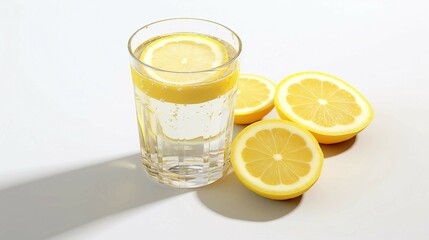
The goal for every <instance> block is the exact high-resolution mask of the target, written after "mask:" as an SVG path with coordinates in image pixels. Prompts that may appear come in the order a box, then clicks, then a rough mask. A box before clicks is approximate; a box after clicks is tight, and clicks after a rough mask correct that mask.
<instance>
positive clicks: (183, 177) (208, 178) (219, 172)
mask: <svg viewBox="0 0 429 240" xmlns="http://www.w3.org/2000/svg"><path fill="white" fill-rule="evenodd" d="M142 160H143V167H144V169H145V170H146V172H147V174H148V175H149V176H150V177H151V178H152V179H153V180H155V181H157V182H159V183H161V184H164V185H168V186H171V187H175V188H197V187H203V186H206V185H209V184H211V183H213V182H215V181H217V180H219V179H220V178H222V177H223V176H224V175H225V173H226V172H227V171H228V168H229V165H230V162H229V161H227V162H225V163H224V164H223V165H221V166H216V167H212V168H210V167H209V168H208V167H207V166H203V165H201V164H186V165H175V166H169V167H168V169H166V168H163V170H162V171H160V168H159V166H153V165H150V164H149V161H146V160H145V159H142Z"/></svg>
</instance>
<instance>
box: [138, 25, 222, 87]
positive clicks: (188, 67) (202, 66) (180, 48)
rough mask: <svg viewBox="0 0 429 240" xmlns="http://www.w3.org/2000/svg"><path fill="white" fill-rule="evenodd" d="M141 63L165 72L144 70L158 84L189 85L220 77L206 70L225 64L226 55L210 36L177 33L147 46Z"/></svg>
mask: <svg viewBox="0 0 429 240" xmlns="http://www.w3.org/2000/svg"><path fill="white" fill-rule="evenodd" d="M140 60H141V61H142V62H143V63H145V64H147V65H149V66H151V67H154V68H157V69H160V70H164V71H157V70H155V69H153V68H149V67H147V68H146V69H145V71H146V72H147V73H148V74H149V75H151V76H152V77H153V78H154V79H156V80H158V81H161V82H167V83H186V84H190V83H199V82H205V81H208V80H211V79H213V78H214V77H215V76H217V75H219V71H207V70H211V69H213V68H216V67H219V66H221V65H222V64H224V63H226V62H227V61H228V53H227V50H226V48H225V46H224V45H222V44H221V42H220V41H217V40H215V39H213V38H211V37H208V36H204V35H200V34H195V33H179V34H173V35H168V36H163V37H160V38H158V39H156V40H154V41H153V42H151V43H150V44H148V45H147V46H146V47H145V48H144V50H143V52H142V54H141V57H140ZM200 71H204V72H200ZM173 72H174V73H173ZM195 72H199V73H195Z"/></svg>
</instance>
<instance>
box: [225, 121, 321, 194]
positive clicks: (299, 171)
mask: <svg viewBox="0 0 429 240" xmlns="http://www.w3.org/2000/svg"><path fill="white" fill-rule="evenodd" d="M231 163H232V166H233V168H234V172H235V174H236V175H237V177H238V179H239V180H240V181H241V182H242V183H243V184H244V185H245V186H246V187H247V188H249V189H250V190H252V191H254V192H255V193H257V194H259V195H261V196H263V197H266V198H270V199H276V200H283V199H289V198H294V197H297V196H300V195H301V194H303V193H304V192H305V191H307V190H308V189H309V188H310V187H311V186H312V185H313V184H314V183H315V182H316V181H317V179H318V178H319V176H320V173H321V170H322V165H323V153H322V150H321V149H320V146H319V144H318V143H317V141H316V139H315V138H314V137H313V135H312V134H311V133H310V132H308V131H307V130H305V129H302V128H301V127H300V126H299V125H297V124H295V123H293V122H290V121H286V120H280V119H268V120H262V121H259V122H256V123H253V124H251V125H249V126H247V127H246V128H244V129H243V130H242V131H241V132H240V133H239V134H238V135H237V136H236V138H235V139H234V141H233V143H232V155H231Z"/></svg>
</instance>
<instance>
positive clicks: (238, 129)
mask: <svg viewBox="0 0 429 240" xmlns="http://www.w3.org/2000/svg"><path fill="white" fill-rule="evenodd" d="M247 126H249V125H248V124H234V126H233V129H232V139H234V138H235V136H237V134H239V133H240V132H241V130H243V129H244V128H245V127H247Z"/></svg>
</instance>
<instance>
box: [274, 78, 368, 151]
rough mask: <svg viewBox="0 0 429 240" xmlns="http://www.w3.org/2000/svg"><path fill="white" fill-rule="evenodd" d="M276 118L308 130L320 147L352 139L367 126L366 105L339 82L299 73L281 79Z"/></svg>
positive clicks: (357, 95)
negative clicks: (322, 144) (289, 121)
mask: <svg viewBox="0 0 429 240" xmlns="http://www.w3.org/2000/svg"><path fill="white" fill-rule="evenodd" d="M274 102H275V106H276V109H277V112H278V113H279V115H280V117H281V118H283V119H288V120H291V121H293V122H296V123H298V124H299V125H300V126H302V127H304V128H306V129H308V130H309V131H310V132H311V133H312V134H313V135H314V136H315V137H316V139H317V140H318V141H319V142H320V143H326V144H330V143H337V142H341V141H345V140H347V139H350V138H352V137H353V136H355V135H356V134H357V133H358V132H360V131H362V130H363V129H364V128H365V127H366V126H368V124H369V123H370V122H371V120H372V118H373V116H374V113H373V110H372V108H371V106H370V104H369V103H368V101H367V100H366V99H365V98H364V97H363V95H362V94H361V93H359V92H358V91H357V90H356V89H355V88H353V87H352V86H351V85H349V84H347V83H346V82H344V81H342V80H341V79H339V78H337V77H334V76H332V75H328V74H326V73H321V72H301V73H296V74H293V75H290V76H288V77H286V78H285V79H283V80H282V81H281V82H280V83H279V85H278V87H277V90H276V96H275V100H274Z"/></svg>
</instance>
